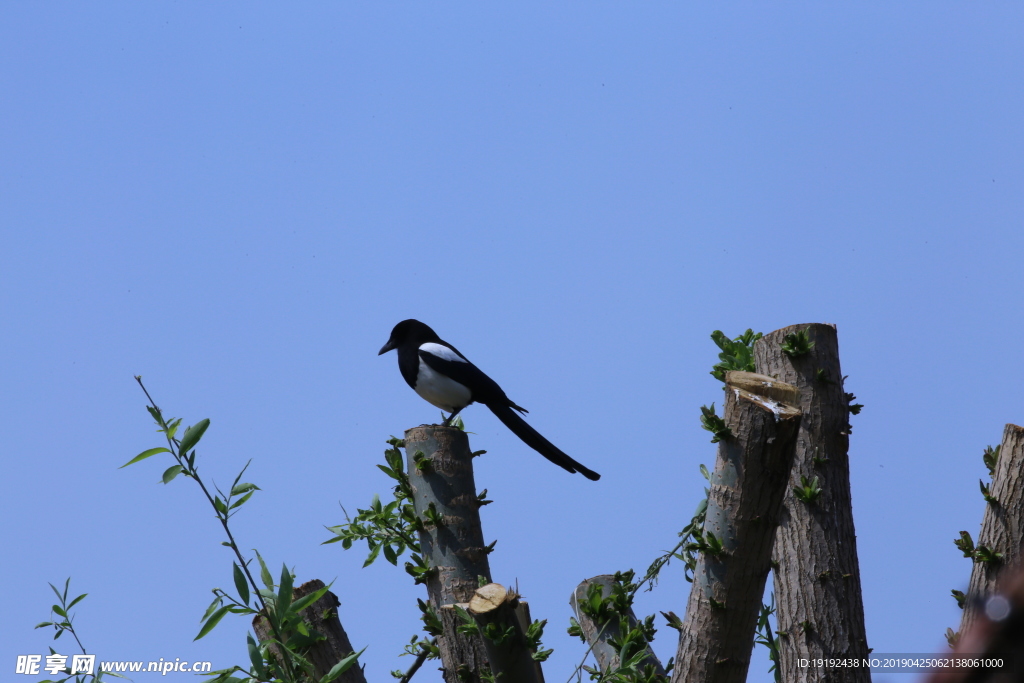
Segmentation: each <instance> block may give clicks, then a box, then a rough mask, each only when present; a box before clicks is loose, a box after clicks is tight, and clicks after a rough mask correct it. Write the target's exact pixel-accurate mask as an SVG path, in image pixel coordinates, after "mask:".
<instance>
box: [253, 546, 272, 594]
mask: <svg viewBox="0 0 1024 683" xmlns="http://www.w3.org/2000/svg"><path fill="white" fill-rule="evenodd" d="M253 552H255V553H256V559H257V560H259V561H260V579H262V580H263V585H264V586H266V587H267V590H271V591H272V590H274V577H273V576H271V575H270V570H269V569H267V563H266V562H264V561H263V556H262V555H260V553H259V551H258V550H254V551H253Z"/></svg>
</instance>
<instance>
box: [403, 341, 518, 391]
mask: <svg viewBox="0 0 1024 683" xmlns="http://www.w3.org/2000/svg"><path fill="white" fill-rule="evenodd" d="M419 355H420V358H422V359H423V362H424V363H426V364H427V365H428V366H430V368H431V369H432V370H434V371H435V372H439V373H441V374H443V375H445V376H446V377H449V378H450V379H453V380H455V381H456V382H458V383H459V384H461V385H462V386H464V387H466V388H467V389H469V391H470V393H471V394H472V395H473V400H474V401H476V402H478V403H492V402H493V403H498V404H501V405H509V404H511V401H509V400H508V397H507V396H506V395H505V392H504V391H502V390H501V387H499V386H498V383H497V382H495V381H494V380H493V379H491V378H490V377H488V376H487V375H485V374H484V372H483V371H482V370H481V369H480V368H478V367H477V366H475V365H473V364H472V363H470V362H469V361H468V360H466V357H465V356H463V355H462V354H461V353H459V352H458V351H456V350H455V348H453V347H452V346H449V345H448V344H437V343H434V342H428V343H426V344H420V349H419Z"/></svg>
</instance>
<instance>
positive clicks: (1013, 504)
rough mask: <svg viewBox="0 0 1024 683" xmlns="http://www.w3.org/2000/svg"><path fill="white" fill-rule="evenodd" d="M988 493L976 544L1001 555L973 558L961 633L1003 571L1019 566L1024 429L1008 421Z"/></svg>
mask: <svg viewBox="0 0 1024 683" xmlns="http://www.w3.org/2000/svg"><path fill="white" fill-rule="evenodd" d="M989 495H990V496H991V497H992V498H993V499H994V500H995V502H991V501H990V502H989V503H988V505H987V506H986V507H985V516H984V517H983V518H982V522H981V532H980V533H979V534H978V541H977V545H976V547H981V546H985V547H986V548H988V549H990V550H992V551H995V552H998V553H1002V556H1003V557H1002V560H1001V561H1000V562H983V561H980V560H979V559H978V558H975V560H974V567H973V569H972V570H971V583H970V585H969V587H968V589H967V600H966V601H965V602H964V614H963V618H962V619H961V621H960V633H966V632H967V631H968V630H969V629H970V627H971V626H973V625H974V622H975V621H976V620H977V619H978V618H979V617H980V616H981V615H982V614H983V613H984V611H985V601H986V599H987V598H988V597H989V596H990V595H993V594H994V593H995V592H996V587H997V586H996V584H997V582H998V581H999V580H1000V579H1001V577H1002V576H1003V574H1005V573H1006V572H1005V571H1004V570H1006V569H1007V568H1012V567H1015V566H1018V565H1020V558H1021V542H1022V541H1024V428H1022V427H1018V426H1017V425H1013V424H1008V425H1006V428H1005V429H1004V430H1003V442H1002V444H1001V445H1000V447H999V459H998V460H997V461H996V469H995V472H993V473H992V484H991V485H990V486H989Z"/></svg>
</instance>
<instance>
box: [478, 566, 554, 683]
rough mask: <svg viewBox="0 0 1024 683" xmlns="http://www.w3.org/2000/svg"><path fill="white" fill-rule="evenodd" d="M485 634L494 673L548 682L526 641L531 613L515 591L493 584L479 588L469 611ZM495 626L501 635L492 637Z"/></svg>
mask: <svg viewBox="0 0 1024 683" xmlns="http://www.w3.org/2000/svg"><path fill="white" fill-rule="evenodd" d="M467 611H468V612H469V613H470V614H471V615H473V619H474V620H475V621H476V623H477V626H478V627H479V628H480V630H481V632H482V633H483V635H484V638H483V642H484V648H485V649H486V650H487V661H488V664H489V665H490V669H491V673H492V674H494V675H495V676H496V677H497V679H498V680H499V681H509V682H510V683H512V682H513V681H514V682H515V683H544V674H543V673H542V672H541V668H540V662H538V661H536V660H534V658H533V650H532V649H531V648H530V646H529V644H528V643H527V641H526V630H527V629H528V628H529V626H530V612H529V610H528V608H527V605H526V603H525V602H522V601H520V600H519V595H518V594H516V592H515V591H512V590H508V589H506V588H505V587H504V586H502V585H501V584H497V583H491V584H488V585H486V586H482V587H480V588H479V589H477V591H476V593H475V594H474V595H473V598H472V599H471V600H470V601H469V607H468V610H467ZM488 629H492V630H493V631H494V632H495V635H496V636H497V637H489V636H488V633H487V631H488Z"/></svg>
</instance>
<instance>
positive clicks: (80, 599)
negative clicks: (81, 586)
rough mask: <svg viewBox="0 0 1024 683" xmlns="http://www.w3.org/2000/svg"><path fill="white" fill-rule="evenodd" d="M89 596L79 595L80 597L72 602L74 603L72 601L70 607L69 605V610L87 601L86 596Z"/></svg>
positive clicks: (85, 594)
mask: <svg viewBox="0 0 1024 683" xmlns="http://www.w3.org/2000/svg"><path fill="white" fill-rule="evenodd" d="M87 595H88V593H82V594H81V595H79V596H78V597H77V598H75V599H74V600H72V601H71V604H70V605H68V609H71V608H72V607H74V606H75V605H77V604H78V603H80V602H82V600H85V596H87Z"/></svg>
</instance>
